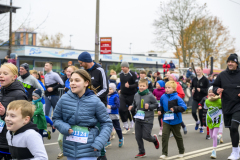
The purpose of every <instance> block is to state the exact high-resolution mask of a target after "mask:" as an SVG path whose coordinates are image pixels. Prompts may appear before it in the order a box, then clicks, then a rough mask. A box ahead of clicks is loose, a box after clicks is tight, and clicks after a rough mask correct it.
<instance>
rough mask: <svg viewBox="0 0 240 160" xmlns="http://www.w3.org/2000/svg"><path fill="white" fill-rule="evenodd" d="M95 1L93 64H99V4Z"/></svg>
mask: <svg viewBox="0 0 240 160" xmlns="http://www.w3.org/2000/svg"><path fill="white" fill-rule="evenodd" d="M99 1H100V0H96V34H95V62H96V63H99V3H100V2H99Z"/></svg>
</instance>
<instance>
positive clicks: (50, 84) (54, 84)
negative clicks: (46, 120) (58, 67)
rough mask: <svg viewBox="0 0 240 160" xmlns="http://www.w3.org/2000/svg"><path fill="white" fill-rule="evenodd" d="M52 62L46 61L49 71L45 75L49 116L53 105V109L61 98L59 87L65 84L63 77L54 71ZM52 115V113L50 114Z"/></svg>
mask: <svg viewBox="0 0 240 160" xmlns="http://www.w3.org/2000/svg"><path fill="white" fill-rule="evenodd" d="M52 66H53V64H52V62H46V63H45V67H44V69H45V71H46V72H47V73H46V75H45V76H44V81H45V87H46V91H45V114H46V115H47V116H49V112H50V108H51V106H52V107H53V109H54V108H55V106H56V104H57V102H58V100H59V93H58V88H60V87H61V86H63V85H64V83H63V81H62V79H61V77H60V76H59V75H58V74H57V73H55V72H53V71H52ZM49 117H51V115H50V116H49Z"/></svg>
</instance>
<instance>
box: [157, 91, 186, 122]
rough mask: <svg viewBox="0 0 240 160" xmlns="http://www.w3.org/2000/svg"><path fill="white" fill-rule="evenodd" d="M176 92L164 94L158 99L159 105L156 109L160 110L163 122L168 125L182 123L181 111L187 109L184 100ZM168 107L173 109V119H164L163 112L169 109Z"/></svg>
mask: <svg viewBox="0 0 240 160" xmlns="http://www.w3.org/2000/svg"><path fill="white" fill-rule="evenodd" d="M177 94H178V93H177V92H173V93H172V94H164V95H163V96H162V97H161V99H160V107H159V108H158V111H161V112H162V114H163V122H165V123H167V124H169V125H177V124H180V123H182V113H181V112H184V111H185V110H186V109H187V106H186V104H185V103H184V101H183V100H182V99H181V98H180V97H179V96H178V95H177ZM170 108H173V109H174V119H173V120H164V116H165V113H166V112H168V111H170Z"/></svg>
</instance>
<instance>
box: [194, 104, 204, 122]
mask: <svg viewBox="0 0 240 160" xmlns="http://www.w3.org/2000/svg"><path fill="white" fill-rule="evenodd" d="M198 103H199V102H197V101H196V100H193V102H192V116H193V118H194V120H195V121H196V122H197V121H198V117H197V110H198ZM198 116H199V120H200V126H201V127H203V125H204V124H203V109H199V110H198Z"/></svg>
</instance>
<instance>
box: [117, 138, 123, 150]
mask: <svg viewBox="0 0 240 160" xmlns="http://www.w3.org/2000/svg"><path fill="white" fill-rule="evenodd" d="M123 145H124V137H123V138H122V139H119V145H118V147H119V148H121V147H122V146H123Z"/></svg>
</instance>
